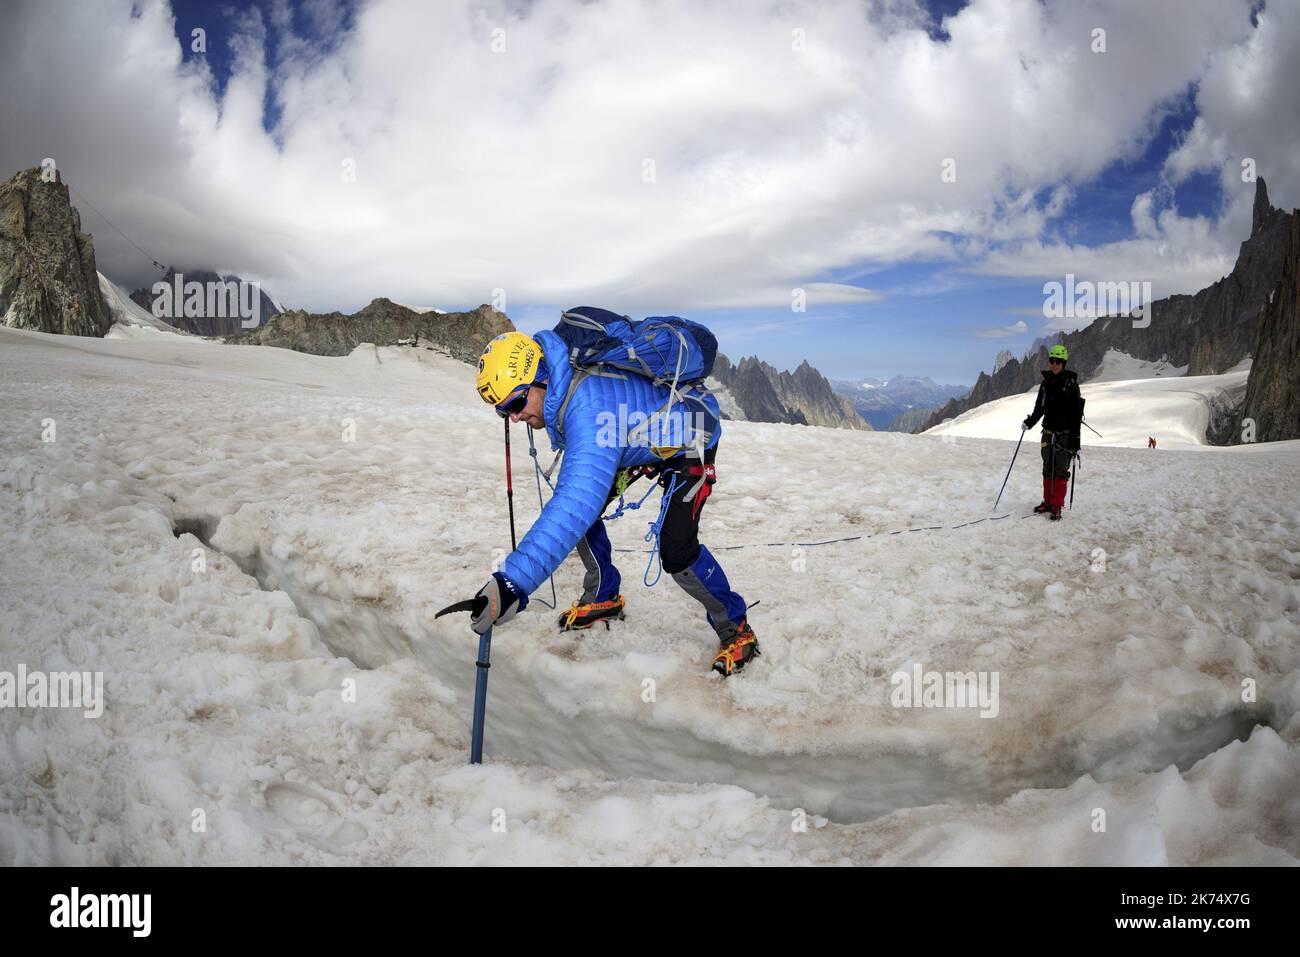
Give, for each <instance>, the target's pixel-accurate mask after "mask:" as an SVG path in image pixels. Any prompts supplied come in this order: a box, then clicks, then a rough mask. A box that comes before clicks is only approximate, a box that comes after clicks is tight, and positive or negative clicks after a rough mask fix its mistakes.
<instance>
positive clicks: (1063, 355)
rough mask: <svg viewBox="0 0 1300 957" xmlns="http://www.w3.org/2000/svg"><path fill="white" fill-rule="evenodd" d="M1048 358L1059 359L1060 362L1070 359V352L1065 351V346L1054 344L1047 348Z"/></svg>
mask: <svg viewBox="0 0 1300 957" xmlns="http://www.w3.org/2000/svg"><path fill="white" fill-rule="evenodd" d="M1047 358H1048V359H1060V360H1061V361H1062V362H1069V361H1070V353H1069V352H1067V351H1066V348H1065V346H1062V345H1055V346H1052V348H1050V349H1048V350H1047Z"/></svg>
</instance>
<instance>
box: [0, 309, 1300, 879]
mask: <svg viewBox="0 0 1300 957" xmlns="http://www.w3.org/2000/svg"><path fill="white" fill-rule="evenodd" d="M117 335H119V336H120V338H113V339H107V340H95V339H82V338H72V337H57V336H48V335H42V334H37V333H26V332H18V331H14V330H8V329H0V582H2V583H3V587H2V588H0V671H5V670H7V671H10V672H12V671H14V670H15V669H16V667H17V665H18V664H24V665H25V666H26V667H27V668H29V669H46V670H60V669H72V668H77V669H85V670H92V671H102V672H104V676H105V684H106V695H107V705H106V708H105V712H104V714H103V716H102V717H101V718H99V719H87V718H84V717H82V715H81V713H80V712H79V711H75V712H74V711H70V710H60V709H31V708H28V709H16V708H0V731H2V735H3V741H4V742H5V746H4V747H0V863H3V864H11V863H20V864H33V863H82V862H90V863H115V864H144V863H149V864H161V863H290V862H313V863H375V864H377V863H508V862H527V863H542V862H556V863H592V862H595V863H662V864H669V863H694V862H730V863H744V864H754V863H779V862H801V863H1053V864H1059V863H1090V864H1120V863H1122V864H1165V863H1172V864H1212V863H1246V862H1255V863H1296V862H1297V859H1298V858H1300V792H1298V791H1297V789H1296V788H1295V781H1296V780H1297V776H1298V775H1300V746H1298V745H1297V737H1298V736H1300V720H1298V719H1297V718H1296V711H1297V706H1298V705H1300V670H1298V668H1300V626H1298V622H1300V549H1297V546H1296V542H1297V541H1300V505H1298V503H1300V495H1297V492H1300V478H1298V477H1297V474H1298V473H1297V468H1296V466H1297V464H1300V447H1298V446H1297V444H1296V443H1286V444H1282V445H1275V446H1267V447H1265V446H1258V447H1254V448H1248V449H1241V450H1231V449H1230V450H1213V451H1210V450H1206V451H1182V452H1172V453H1169V454H1165V453H1164V451H1163V447H1162V449H1161V450H1159V451H1157V452H1149V451H1148V450H1146V449H1123V448H1094V449H1092V450H1091V451H1090V452H1089V453H1087V457H1086V464H1085V471H1084V472H1083V473H1082V474H1081V476H1080V482H1079V486H1078V490H1077V494H1076V497H1075V503H1074V508H1073V510H1071V511H1069V512H1067V516H1066V520H1065V521H1063V522H1061V523H1059V524H1055V525H1053V524H1049V523H1048V522H1046V521H1045V520H1043V519H1041V518H1039V517H1037V516H1030V515H1029V508H1030V506H1032V505H1033V504H1034V503H1035V502H1036V501H1037V499H1038V493H1039V489H1040V486H1039V482H1038V470H1039V462H1038V459H1037V456H1036V455H1033V454H1029V455H1026V454H1025V452H1024V451H1023V450H1022V453H1021V456H1020V458H1019V460H1018V462H1017V465H1016V468H1015V474H1014V475H1013V476H1012V478H1011V481H1010V483H1009V487H1008V491H1007V495H1006V497H1005V498H1004V504H1003V506H1002V508H1001V513H1000V515H998V516H993V515H991V513H990V507H991V505H992V502H993V499H994V497H995V495H996V494H997V490H998V486H999V485H1000V483H1001V481H1002V478H1003V475H1004V474H1005V470H1006V467H1007V463H1008V462H1009V461H1010V458H1011V450H1012V447H1013V444H1012V443H1011V442H1007V441H990V440H985V439H969V438H961V437H953V436H951V435H949V436H932V435H927V436H911V435H902V434H895V433H880V432H848V431H838V430H830V429H820V428H806V427H790V426H781V425H771V424H756V423H743V422H742V423H727V425H726V433H725V435H724V437H723V440H722V445H721V451H720V455H719V461H718V473H719V481H718V485H717V487H716V491H715V494H714V495H713V497H711V498H710V500H709V504H708V505H707V506H706V511H705V515H704V521H703V527H702V535H703V537H704V540H705V541H706V542H707V543H709V544H710V545H711V546H712V547H714V548H715V549H717V550H718V554H719V555H720V556H721V557H722V558H723V560H724V561H725V562H726V567H727V571H728V574H729V575H730V576H731V579H732V581H733V583H734V584H735V585H736V586H737V588H738V589H739V590H740V591H741V592H742V594H744V596H745V597H746V598H747V599H748V600H749V601H750V602H754V601H757V600H761V604H760V605H758V606H757V607H756V608H754V609H753V611H752V614H751V620H752V622H753V624H754V627H755V629H756V631H757V632H758V635H759V637H760V640H761V642H762V648H763V655H762V657H761V658H760V659H758V660H756V661H755V662H754V663H753V664H752V665H751V666H750V667H749V668H748V669H747V670H746V671H745V672H744V673H743V674H741V675H739V676H737V677H735V678H732V679H729V680H726V681H724V680H722V679H720V678H718V677H717V676H716V675H715V674H713V673H712V672H711V671H710V670H709V661H710V658H711V656H712V653H713V646H714V639H713V638H712V635H711V632H710V631H709V630H708V628H707V626H706V625H705V623H704V621H703V619H702V616H701V615H700V612H699V608H698V606H696V605H695V604H694V603H693V602H692V601H691V600H690V599H689V598H688V597H686V595H685V594H684V593H682V592H681V591H680V589H678V588H677V587H676V586H675V585H674V584H673V583H672V581H671V580H670V579H668V578H667V577H665V578H664V579H663V580H662V581H661V582H660V583H659V584H658V585H657V586H656V587H654V588H653V589H647V588H645V587H643V586H642V584H641V581H640V580H641V575H642V572H643V569H644V564H645V558H646V556H645V555H644V554H643V553H642V552H641V550H642V549H644V548H645V547H646V546H645V543H644V541H643V535H644V532H645V521H646V519H647V518H649V517H652V516H650V515H648V514H647V513H649V512H650V511H652V510H653V508H654V504H655V502H657V496H654V497H652V498H651V499H650V500H649V501H648V502H647V507H646V508H645V509H643V510H642V511H641V512H633V513H631V514H629V515H628V516H626V517H624V518H622V519H620V520H619V521H617V522H615V523H613V524H612V526H611V532H612V537H613V539H614V544H615V546H616V547H617V548H620V549H629V550H632V551H629V552H620V553H619V560H620V563H621V567H622V569H623V572H624V589H623V590H624V593H625V594H626V595H627V597H628V601H629V606H628V618H627V620H626V621H624V622H619V623H616V624H615V625H614V626H613V627H612V628H611V629H610V630H608V631H606V630H603V629H602V630H600V631H591V632H588V633H579V634H577V635H573V634H569V635H561V634H559V633H558V632H557V630H556V628H555V625H554V617H553V615H554V613H553V612H550V611H548V610H547V609H546V608H544V607H543V606H542V605H541V604H540V601H539V600H538V599H540V598H542V597H545V598H547V599H549V597H550V592H549V588H544V589H543V591H542V592H539V593H538V594H537V595H535V596H534V602H533V604H532V605H531V606H530V608H529V609H528V610H527V611H526V612H525V613H524V614H522V615H521V616H520V617H519V618H518V619H517V620H516V621H514V622H511V623H509V624H507V625H505V626H502V627H501V628H499V629H497V631H496V634H495V640H494V645H493V667H492V671H491V693H490V699H489V705H488V723H487V748H486V750H487V754H488V763H487V764H485V765H483V766H481V767H468V766H467V765H466V763H465V762H466V756H467V750H468V737H469V717H470V701H471V689H472V682H473V677H474V671H475V669H474V667H473V658H474V652H475V647H476V641H475V639H474V637H473V635H472V634H471V633H470V632H469V629H468V626H467V623H466V621H465V618H464V616H463V615H462V616H458V617H448V618H442V619H438V620H437V621H434V619H433V617H432V613H433V611H434V610H436V609H437V608H439V607H441V606H443V605H445V604H447V603H450V602H452V601H455V600H459V599H461V598H465V597H469V596H470V595H472V594H473V593H474V591H475V590H476V589H478V588H479V587H480V586H481V585H482V583H483V582H484V580H485V579H486V578H487V576H488V574H489V572H490V569H491V567H492V563H493V561H494V559H497V558H499V557H500V556H501V555H502V554H503V553H504V549H506V548H508V547H509V530H508V523H507V519H506V513H505V495H504V483H503V478H502V459H503V456H502V450H501V431H502V428H501V423H500V420H498V419H497V418H496V417H495V416H494V415H493V414H492V413H491V411H490V410H488V409H487V408H486V407H484V406H483V405H482V404H481V403H480V402H479V401H478V398H477V396H476V395H475V394H474V391H473V386H472V378H473V373H472V370H471V369H470V368H469V367H468V366H466V365H462V364H458V363H456V362H454V361H452V360H450V359H447V358H445V357H442V356H439V355H436V354H434V353H431V352H424V351H416V350H411V349H398V348H394V349H378V350H376V349H374V348H373V347H371V346H362V347H360V348H358V349H357V350H356V351H355V352H354V353H353V354H352V355H351V356H348V357H345V358H325V357H318V356H309V355H303V354H299V353H294V352H289V351H285V350H278V349H270V348H260V347H247V346H225V345H220V344H218V343H215V342H209V341H205V340H202V339H199V338H197V337H187V336H178V335H177V336H173V335H167V336H163V335H159V334H158V333H156V332H153V331H148V330H145V329H143V328H124V327H122V326H119V327H117ZM1187 382H1188V380H1185V379H1178V380H1153V382H1152V385H1153V386H1155V385H1158V386H1161V387H1164V386H1167V385H1171V384H1177V385H1180V386H1183V387H1186V385H1187ZM1121 385H1122V384H1121ZM1106 405H1107V403H1106V401H1105V400H1102V401H1099V402H1098V407H1099V408H1098V409H1097V410H1096V411H1094V407H1093V405H1092V403H1091V402H1090V405H1089V410H1090V412H1092V413H1093V414H1092V415H1090V418H1091V419H1092V420H1093V422H1094V424H1095V425H1097V426H1098V428H1099V429H1100V430H1101V431H1103V432H1108V431H1109V430H1120V429H1122V428H1123V427H1124V423H1123V419H1122V413H1121V405H1122V402H1116V403H1114V407H1113V408H1112V409H1111V410H1110V411H1107V408H1106ZM1027 411H1028V409H1027V408H1026V407H1025V406H1024V404H1023V403H1022V404H1021V406H1020V407H1019V408H1018V410H1017V413H1016V417H1015V419H1014V420H1013V423H1012V424H1013V428H1012V430H1011V431H1010V432H1009V434H1010V435H1011V436H1014V435H1016V434H1018V426H1016V425H1015V423H1016V422H1018V421H1019V418H1020V417H1023V415H1024V414H1025V412H1027ZM51 427H52V428H53V430H54V431H53V434H52V435H51V432H50V429H51ZM1134 428H1135V429H1136V431H1137V433H1140V434H1141V437H1142V440H1143V442H1145V436H1146V434H1147V432H1148V431H1150V426H1149V424H1147V423H1145V422H1144V423H1140V424H1136V425H1135V426H1134ZM43 437H44V438H51V437H52V438H53V441H44V440H43ZM539 444H540V445H541V446H542V447H543V448H542V451H541V456H542V459H543V461H544V462H549V461H550V452H549V448H547V447H546V446H547V443H546V441H545V439H544V438H543V439H542V440H541V441H540V443H539ZM530 464H531V463H530V460H529V458H528V455H527V438H526V435H525V433H524V432H523V431H522V430H521V429H519V428H518V427H516V431H515V433H514V467H515V501H516V506H517V509H518V515H517V519H518V522H519V524H520V528H521V530H522V529H523V528H526V527H527V525H528V523H529V522H530V521H531V520H532V518H533V517H534V516H535V514H536V502H535V499H533V500H530V498H529V495H530V494H531V492H532V488H533V479H532V476H531V475H530V474H529V471H530ZM640 491H641V486H639V485H638V486H633V492H634V493H636V494H637V495H639V494H640ZM968 523H974V524H968ZM956 526H963V527H956ZM891 533H897V534H891ZM840 538H849V539H853V540H850V541H839V542H834V543H832V544H826V545H817V546H812V545H804V546H797V545H792V544H790V543H792V542H820V541H827V540H831V539H840ZM771 543H778V544H771ZM732 546H745V547H739V548H732ZM580 576H581V572H580V566H579V565H578V563H577V561H576V558H574V559H571V560H570V561H569V562H567V563H566V564H565V566H564V567H563V568H562V569H561V571H560V572H559V574H558V575H557V583H558V589H559V597H560V602H561V603H563V604H565V605H567V604H568V602H569V601H570V600H571V599H572V598H574V597H575V596H576V595H577V592H578V588H579V581H580ZM914 665H919V666H920V667H921V668H922V669H924V670H926V671H952V672H983V673H986V674H992V673H996V674H997V676H998V681H999V699H998V704H997V708H996V715H995V716H990V717H980V716H979V714H978V712H977V711H975V710H973V709H971V708H900V707H895V706H894V704H893V703H891V692H892V691H893V690H894V686H893V685H892V684H891V683H890V676H891V675H893V674H894V673H895V672H897V671H900V670H909V669H911V668H912V667H913V666H914ZM1243 682H1245V684H1246V686H1248V687H1249V688H1251V689H1253V693H1250V694H1245V695H1244V694H1243ZM195 809H201V810H203V811H204V819H205V822H206V825H205V829H204V830H202V831H196V830H195V829H194V827H193V820H194V811H195ZM797 809H805V810H806V811H807V812H808V826H807V828H806V830H804V829H800V828H799V826H798V825H799V822H800V820H801V818H800V816H799V814H798V810H797ZM1097 809H1102V810H1104V812H1105V829H1104V830H1100V831H1099V830H1096V821H1097V814H1096V811H1097ZM494 815H495V817H494ZM494 820H495V821H497V822H498V823H500V822H502V821H504V823H505V826H506V830H505V832H504V833H502V832H501V831H500V830H499V829H497V830H494V829H493V823H494Z"/></svg>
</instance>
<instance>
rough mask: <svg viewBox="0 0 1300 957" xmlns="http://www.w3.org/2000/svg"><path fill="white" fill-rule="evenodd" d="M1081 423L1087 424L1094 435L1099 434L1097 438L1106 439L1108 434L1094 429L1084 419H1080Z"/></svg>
mask: <svg viewBox="0 0 1300 957" xmlns="http://www.w3.org/2000/svg"><path fill="white" fill-rule="evenodd" d="M1079 424H1080V425H1084V426H1087V428H1088V431H1089V432H1091V433H1092V434H1093V435H1095V436H1097V438H1099V439H1104V438H1105V437H1106V436H1104V435H1102V434H1101V433H1100V432H1098V431H1097V430H1096V429H1094V428H1093V427H1092V426H1091V425H1088V423H1087V422H1084V421H1082V420H1080V422H1079Z"/></svg>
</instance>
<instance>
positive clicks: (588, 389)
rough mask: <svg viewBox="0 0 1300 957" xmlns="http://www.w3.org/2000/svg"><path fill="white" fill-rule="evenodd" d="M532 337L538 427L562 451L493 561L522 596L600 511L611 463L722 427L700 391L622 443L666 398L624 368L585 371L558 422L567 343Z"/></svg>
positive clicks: (652, 457) (633, 461)
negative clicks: (537, 357) (524, 522)
mask: <svg viewBox="0 0 1300 957" xmlns="http://www.w3.org/2000/svg"><path fill="white" fill-rule="evenodd" d="M533 338H534V339H536V340H537V342H538V344H539V345H541V347H542V363H543V366H544V367H545V372H544V374H545V375H546V378H547V380H548V386H547V390H546V402H545V404H544V405H543V407H542V415H543V417H544V418H545V420H546V432H547V434H548V435H549V436H550V439H551V446H552V448H556V449H563V450H564V461H563V462H562V463H561V465H560V476H559V480H558V482H557V483H556V486H555V494H554V495H553V496H552V497H551V500H550V501H549V502H547V503H546V507H545V508H543V509H542V514H541V515H540V516H538V519H537V521H536V522H534V523H533V527H532V528H530V529H529V530H528V534H527V535H525V536H524V538H523V541H521V542H520V543H519V547H518V548H517V549H515V551H513V552H511V553H510V554H509V555H508V556H507V557H506V560H505V562H504V563H503V564H502V566H501V572H502V574H503V575H505V576H506V577H507V578H509V579H510V581H511V582H513V583H514V584H515V585H517V586H518V587H519V588H520V590H521V591H523V593H524V594H526V595H531V594H532V593H533V592H534V591H535V590H536V589H537V587H538V586H539V585H540V584H541V583H542V582H544V581H545V580H546V578H547V577H548V576H549V575H550V574H551V573H552V572H554V571H555V569H556V568H558V567H559V565H560V563H561V562H562V561H564V559H565V557H566V556H568V554H569V552H571V551H573V548H574V546H575V545H577V544H578V539H580V538H582V536H583V535H584V534H585V533H586V531H587V529H588V528H590V527H591V525H592V523H593V522H595V521H596V519H597V518H599V517H600V515H601V514H602V512H603V511H604V508H605V503H606V500H607V498H608V496H609V493H610V489H612V488H613V487H614V478H615V475H616V474H617V473H618V470H619V469H623V468H631V467H632V466H636V465H649V464H651V463H654V462H662V461H664V458H663V457H662V456H660V455H658V454H656V453H655V452H653V451H652V450H651V448H650V446H668V447H673V446H678V445H686V446H693V444H694V441H693V439H692V438H691V432H690V429H691V428H702V429H704V430H707V432H708V437H707V441H705V443H704V447H705V448H712V447H713V446H715V445H717V443H718V437H719V436H720V435H721V433H722V426H721V421H720V420H721V416H720V415H719V413H718V400H717V399H715V398H714V397H713V396H712V395H708V394H707V393H706V394H704V395H703V396H702V398H703V403H704V404H703V405H701V404H700V402H695V401H686V402H678V403H676V404H675V405H674V406H673V408H672V410H671V414H670V415H669V416H667V417H666V422H665V424H664V426H663V428H662V429H659V430H657V431H656V432H652V433H651V435H650V437H649V441H646V440H645V439H641V438H639V437H638V436H636V435H633V437H632V438H633V443H634V444H629V442H628V440H627V432H628V431H630V427H634V426H635V425H636V424H637V420H638V418H640V417H646V416H649V415H650V414H651V413H653V412H656V411H658V410H659V409H662V408H663V405H664V403H665V402H667V401H668V387H667V386H656V385H655V384H654V383H653V382H651V381H650V380H649V379H646V378H644V377H643V376H639V375H633V374H631V373H628V374H626V375H625V376H624V377H623V378H607V377H605V376H596V375H592V376H587V377H586V378H585V379H583V380H582V381H580V382H579V383H578V386H577V388H576V389H575V390H574V393H573V397H572V398H571V399H570V400H569V405H568V407H567V408H566V409H565V412H564V421H563V422H559V421H558V418H559V413H560V405H561V403H563V402H564V396H565V393H566V392H568V390H569V382H570V380H571V379H572V377H573V372H574V370H573V367H572V366H570V365H569V357H568V350H567V348H566V347H565V345H564V342H563V341H562V340H561V339H560V337H559V336H557V335H556V334H555V333H553V332H550V331H546V332H539V333H537V334H536V335H535V336H534V337H533ZM693 394H695V395H700V393H699V392H698V391H695V392H694V393H693ZM661 451H662V449H661Z"/></svg>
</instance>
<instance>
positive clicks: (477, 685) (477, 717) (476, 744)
mask: <svg viewBox="0 0 1300 957" xmlns="http://www.w3.org/2000/svg"><path fill="white" fill-rule="evenodd" d="M486 604H487V598H486V597H481V598H478V597H476V598H466V599H465V600H464V601H458V602H456V603H455V604H454V605H448V606H447V607H446V608H444V609H443V610H442V611H440V612H438V613H437V614H436V615H434V616H433V617H434V618H441V617H442V616H443V615H450V614H453V613H454V612H458V611H468V612H470V613H471V614H477V613H478V612H480V611H482V608H483V605H486ZM491 654H492V629H491V628H489V629H488V630H487V631H485V632H483V634H481V635H479V639H478V661H476V662H474V664H475V665H476V666H477V668H478V674H477V675H476V676H475V679H474V724H473V726H472V729H471V731H470V743H469V763H470V764H482V763H483V720H484V718H485V717H486V715H487V680H488V669H489V668H491V667H492V665H491V664H490V662H489V658H490V656H491Z"/></svg>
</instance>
